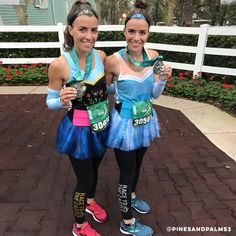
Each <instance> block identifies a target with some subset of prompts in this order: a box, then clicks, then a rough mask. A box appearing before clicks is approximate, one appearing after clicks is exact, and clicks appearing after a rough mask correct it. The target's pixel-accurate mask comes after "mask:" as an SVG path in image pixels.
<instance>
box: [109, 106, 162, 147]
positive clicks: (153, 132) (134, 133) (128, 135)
mask: <svg viewBox="0 0 236 236" xmlns="http://www.w3.org/2000/svg"><path fill="white" fill-rule="evenodd" d="M111 117H112V118H111V124H110V131H109V136H108V141H107V146H108V147H111V148H117V149H120V150H123V151H131V150H135V149H138V148H140V147H148V146H149V145H150V143H151V141H152V140H153V139H154V138H156V137H159V130H160V127H159V123H158V118H157V114H156V111H155V110H154V109H153V116H152V118H151V120H150V122H149V123H147V124H145V125H140V126H137V127H134V126H133V120H132V119H127V118H122V117H121V116H120V114H119V113H118V111H117V110H116V109H115V108H113V110H112V114H111Z"/></svg>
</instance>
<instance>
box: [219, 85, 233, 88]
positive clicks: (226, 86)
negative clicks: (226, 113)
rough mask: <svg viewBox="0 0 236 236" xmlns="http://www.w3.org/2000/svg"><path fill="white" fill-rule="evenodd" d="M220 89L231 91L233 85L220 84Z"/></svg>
mask: <svg viewBox="0 0 236 236" xmlns="http://www.w3.org/2000/svg"><path fill="white" fill-rule="evenodd" d="M221 86H222V87H224V88H226V89H232V88H233V85H229V84H221Z"/></svg>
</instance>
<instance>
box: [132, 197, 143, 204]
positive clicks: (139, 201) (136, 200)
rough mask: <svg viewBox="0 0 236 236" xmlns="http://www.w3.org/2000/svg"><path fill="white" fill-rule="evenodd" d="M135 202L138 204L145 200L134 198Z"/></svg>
mask: <svg viewBox="0 0 236 236" xmlns="http://www.w3.org/2000/svg"><path fill="white" fill-rule="evenodd" d="M133 201H134V204H136V205H143V201H142V200H140V199H139V198H133Z"/></svg>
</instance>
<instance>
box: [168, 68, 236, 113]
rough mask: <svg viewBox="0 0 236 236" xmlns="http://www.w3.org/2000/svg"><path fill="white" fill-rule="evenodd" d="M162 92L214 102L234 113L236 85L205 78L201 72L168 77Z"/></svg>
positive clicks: (235, 109)
mask: <svg viewBox="0 0 236 236" xmlns="http://www.w3.org/2000/svg"><path fill="white" fill-rule="evenodd" d="M164 94H166V95H170V96H175V97H182V98H187V99H190V100H194V101H200V102H207V103H210V104H214V105H216V106H218V107H220V108H221V109H223V110H225V111H227V112H230V113H231V114H233V115H236V85H233V84H231V85H230V84H227V83H222V82H220V81H214V80H212V79H211V78H210V79H205V78H203V76H202V74H201V73H199V74H198V75H195V76H192V75H191V74H189V73H188V72H184V73H183V72H181V73H179V74H178V76H173V77H172V78H170V79H169V80H168V82H167V84H166V88H165V91H164Z"/></svg>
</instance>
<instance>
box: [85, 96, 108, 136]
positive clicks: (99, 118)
mask: <svg viewBox="0 0 236 236" xmlns="http://www.w3.org/2000/svg"><path fill="white" fill-rule="evenodd" d="M87 111H88V116H89V121H90V124H91V128H92V130H93V131H94V132H100V131H102V130H104V129H105V128H106V127H107V126H108V125H109V122H110V119H109V111H108V101H107V100H105V101H103V102H99V103H97V104H94V105H91V106H88V107H87Z"/></svg>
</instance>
